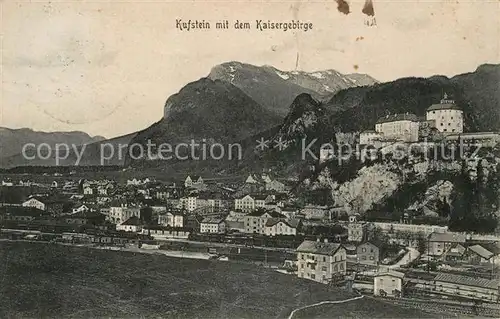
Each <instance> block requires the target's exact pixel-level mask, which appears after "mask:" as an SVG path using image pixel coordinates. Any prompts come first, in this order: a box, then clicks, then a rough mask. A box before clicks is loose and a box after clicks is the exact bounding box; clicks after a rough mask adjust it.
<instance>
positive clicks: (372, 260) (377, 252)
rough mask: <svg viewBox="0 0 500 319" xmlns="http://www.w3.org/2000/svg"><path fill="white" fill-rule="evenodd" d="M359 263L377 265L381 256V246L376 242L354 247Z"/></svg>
mask: <svg viewBox="0 0 500 319" xmlns="http://www.w3.org/2000/svg"><path fill="white" fill-rule="evenodd" d="M356 255H357V258H358V261H359V263H361V264H372V265H377V264H378V263H379V262H380V257H381V256H382V245H381V244H379V243H376V242H369V241H367V242H364V243H362V244H360V245H358V247H356Z"/></svg>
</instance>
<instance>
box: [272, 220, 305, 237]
mask: <svg viewBox="0 0 500 319" xmlns="http://www.w3.org/2000/svg"><path fill="white" fill-rule="evenodd" d="M299 226H300V220H298V219H291V220H286V219H278V218H269V219H268V220H267V221H266V224H265V227H264V234H265V235H267V236H282V235H288V236H295V235H297V232H298V228H299Z"/></svg>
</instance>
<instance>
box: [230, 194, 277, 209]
mask: <svg viewBox="0 0 500 319" xmlns="http://www.w3.org/2000/svg"><path fill="white" fill-rule="evenodd" d="M272 201H273V198H272V196H270V195H260V194H259V195H245V196H243V197H242V198H236V199H235V200H234V209H235V210H240V211H242V212H248V213H250V212H253V211H254V210H256V209H258V208H264V207H265V206H266V203H268V202H272Z"/></svg>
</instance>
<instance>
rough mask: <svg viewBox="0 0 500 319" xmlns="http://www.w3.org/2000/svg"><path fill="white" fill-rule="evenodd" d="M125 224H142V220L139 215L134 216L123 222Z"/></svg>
mask: <svg viewBox="0 0 500 319" xmlns="http://www.w3.org/2000/svg"><path fill="white" fill-rule="evenodd" d="M122 225H124V226H140V225H142V222H141V220H140V219H139V217H137V216H132V217H130V218H129V219H127V220H126V221H124V222H123V223H122Z"/></svg>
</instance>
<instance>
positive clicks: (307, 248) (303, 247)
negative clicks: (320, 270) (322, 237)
mask: <svg viewBox="0 0 500 319" xmlns="http://www.w3.org/2000/svg"><path fill="white" fill-rule="evenodd" d="M341 246H342V245H341V244H338V243H325V242H318V241H312V240H304V241H303V242H302V244H300V246H299V247H298V248H297V252H304V253H313V254H319V255H328V256H333V255H334V254H335V253H336V252H337V250H338V249H339V248H340V247H341Z"/></svg>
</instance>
